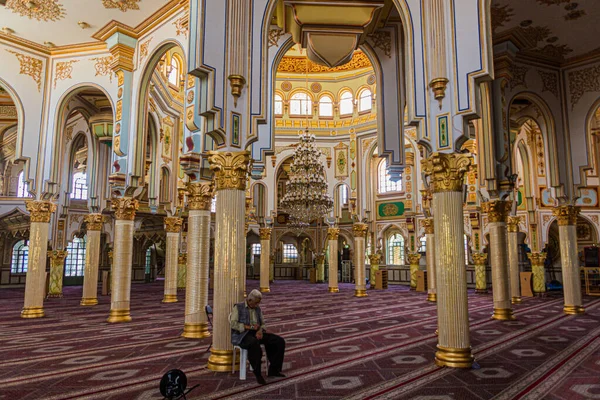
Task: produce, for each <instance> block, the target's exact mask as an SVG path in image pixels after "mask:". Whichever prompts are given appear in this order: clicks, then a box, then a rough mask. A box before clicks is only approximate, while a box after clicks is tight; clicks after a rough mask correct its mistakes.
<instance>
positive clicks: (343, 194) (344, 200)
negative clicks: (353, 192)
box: [338, 185, 348, 205]
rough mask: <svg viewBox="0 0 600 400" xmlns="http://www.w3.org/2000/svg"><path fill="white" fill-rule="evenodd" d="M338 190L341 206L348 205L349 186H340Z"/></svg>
mask: <svg viewBox="0 0 600 400" xmlns="http://www.w3.org/2000/svg"><path fill="white" fill-rule="evenodd" d="M338 190H339V191H340V204H341V205H346V204H348V186H346V185H340V186H339V189H338Z"/></svg>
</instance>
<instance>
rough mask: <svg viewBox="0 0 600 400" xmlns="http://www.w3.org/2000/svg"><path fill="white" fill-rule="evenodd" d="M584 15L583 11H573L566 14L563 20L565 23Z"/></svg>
mask: <svg viewBox="0 0 600 400" xmlns="http://www.w3.org/2000/svg"><path fill="white" fill-rule="evenodd" d="M585 15H587V13H586V12H585V10H573V11H570V12H569V13H567V14H566V15H565V17H564V18H565V21H575V20H578V19H579V18H581V17H583V16H585Z"/></svg>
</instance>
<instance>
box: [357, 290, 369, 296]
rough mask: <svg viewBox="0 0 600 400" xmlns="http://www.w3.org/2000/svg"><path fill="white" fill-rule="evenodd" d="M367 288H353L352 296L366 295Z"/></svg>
mask: <svg viewBox="0 0 600 400" xmlns="http://www.w3.org/2000/svg"><path fill="white" fill-rule="evenodd" d="M367 296H368V295H367V290H366V289H355V290H354V297H367Z"/></svg>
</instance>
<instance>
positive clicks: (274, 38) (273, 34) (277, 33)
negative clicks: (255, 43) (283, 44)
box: [269, 28, 285, 48]
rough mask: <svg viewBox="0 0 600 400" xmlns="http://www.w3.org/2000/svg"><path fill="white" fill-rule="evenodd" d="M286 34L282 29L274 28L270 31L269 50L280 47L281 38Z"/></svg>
mask: <svg viewBox="0 0 600 400" xmlns="http://www.w3.org/2000/svg"><path fill="white" fill-rule="evenodd" d="M284 33H285V32H284V31H283V29H280V28H274V29H270V30H269V48H271V47H273V46H275V47H279V44H278V43H279V38H280V37H281V36H282V35H283V34H284Z"/></svg>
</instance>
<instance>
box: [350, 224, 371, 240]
mask: <svg viewBox="0 0 600 400" xmlns="http://www.w3.org/2000/svg"><path fill="white" fill-rule="evenodd" d="M368 229H369V227H368V226H367V224H363V223H360V222H357V223H355V224H354V225H352V233H353V234H354V237H362V238H364V237H366V236H367V230H368Z"/></svg>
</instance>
